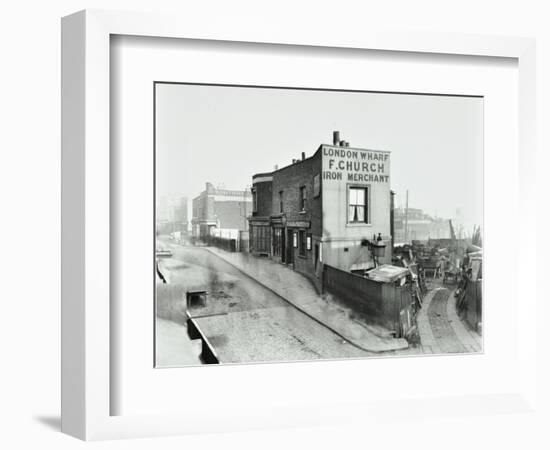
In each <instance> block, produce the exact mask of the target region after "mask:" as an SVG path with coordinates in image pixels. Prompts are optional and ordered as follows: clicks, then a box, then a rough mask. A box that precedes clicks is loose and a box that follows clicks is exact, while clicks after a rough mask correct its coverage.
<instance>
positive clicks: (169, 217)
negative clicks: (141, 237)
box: [156, 195, 189, 234]
mask: <svg viewBox="0 0 550 450" xmlns="http://www.w3.org/2000/svg"><path fill="white" fill-rule="evenodd" d="M187 203H188V202H187V197H182V196H181V195H165V196H162V197H161V198H160V199H159V201H158V204H157V211H156V222H157V232H158V233H160V234H169V233H174V232H183V233H186V232H187V229H188V227H189V218H188V213H187Z"/></svg>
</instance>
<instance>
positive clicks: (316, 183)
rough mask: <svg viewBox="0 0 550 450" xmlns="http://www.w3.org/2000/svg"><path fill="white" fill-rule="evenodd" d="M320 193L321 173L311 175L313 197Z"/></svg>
mask: <svg viewBox="0 0 550 450" xmlns="http://www.w3.org/2000/svg"><path fill="white" fill-rule="evenodd" d="M320 195H321V175H319V174H317V175H315V176H314V177H313V196H314V197H315V198H317V197H319V196H320Z"/></svg>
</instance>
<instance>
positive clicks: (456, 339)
mask: <svg viewBox="0 0 550 450" xmlns="http://www.w3.org/2000/svg"><path fill="white" fill-rule="evenodd" d="M418 328H419V331H420V339H421V344H422V345H421V350H422V353H472V352H474V353H475V352H480V351H481V350H482V345H481V336H479V335H478V334H477V333H475V332H474V331H472V330H470V329H469V328H467V326H466V325H465V324H464V323H463V322H462V321H461V320H460V318H459V317H458V315H457V313H456V309H455V301H454V295H453V291H452V290H449V289H447V288H444V287H434V289H433V290H432V291H430V292H429V293H428V295H427V296H426V298H425V299H424V304H423V306H422V309H421V311H420V313H419V315H418Z"/></svg>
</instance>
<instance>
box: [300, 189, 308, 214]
mask: <svg viewBox="0 0 550 450" xmlns="http://www.w3.org/2000/svg"><path fill="white" fill-rule="evenodd" d="M306 204H307V188H306V186H305V185H303V186H300V212H302V213H303V212H306V209H307V208H306Z"/></svg>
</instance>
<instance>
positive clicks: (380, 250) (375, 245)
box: [361, 233, 386, 267]
mask: <svg viewBox="0 0 550 450" xmlns="http://www.w3.org/2000/svg"><path fill="white" fill-rule="evenodd" d="M361 245H362V246H364V247H368V248H369V251H370V254H371V256H372V260H373V262H374V267H377V266H378V259H379V258H383V257H384V255H385V254H386V243H385V242H384V241H383V240H382V235H381V233H378V237H376V235H373V236H372V240H368V239H363V240H362V241H361Z"/></svg>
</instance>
